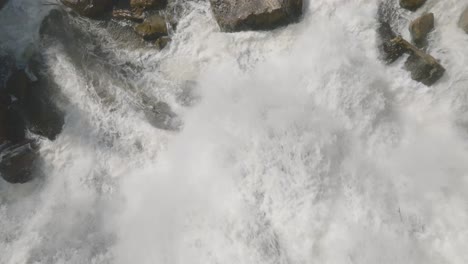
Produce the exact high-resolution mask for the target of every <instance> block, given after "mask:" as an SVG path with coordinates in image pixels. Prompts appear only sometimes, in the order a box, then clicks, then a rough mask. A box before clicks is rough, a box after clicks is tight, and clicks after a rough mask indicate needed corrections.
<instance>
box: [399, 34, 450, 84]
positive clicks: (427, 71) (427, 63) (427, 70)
mask: <svg viewBox="0 0 468 264" xmlns="http://www.w3.org/2000/svg"><path fill="white" fill-rule="evenodd" d="M392 42H394V43H395V44H396V45H399V46H401V47H402V48H403V49H404V50H405V52H407V53H409V54H410V56H409V57H408V59H407V61H406V62H405V68H406V70H408V71H409V72H411V78H412V79H413V80H415V81H418V82H422V83H423V84H425V85H427V86H431V85H432V84H434V83H435V82H437V81H438V80H439V79H440V78H441V77H442V76H443V75H444V72H445V69H444V67H442V65H440V63H439V62H438V61H437V60H436V59H434V57H432V56H431V55H429V54H427V53H424V52H423V51H421V50H419V49H418V48H417V47H415V46H414V45H412V44H411V43H409V42H408V41H406V40H404V39H403V38H401V37H396V38H395V39H393V40H392Z"/></svg>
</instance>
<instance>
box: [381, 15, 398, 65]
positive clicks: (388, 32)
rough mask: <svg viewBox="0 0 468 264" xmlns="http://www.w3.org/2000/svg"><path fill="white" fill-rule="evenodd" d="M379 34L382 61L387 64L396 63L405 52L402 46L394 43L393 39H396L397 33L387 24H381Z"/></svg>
mask: <svg viewBox="0 0 468 264" xmlns="http://www.w3.org/2000/svg"><path fill="white" fill-rule="evenodd" d="M377 34H378V35H379V37H380V45H379V50H380V53H381V54H382V60H384V61H385V62H386V63H392V62H394V61H396V60H397V59H398V58H399V57H401V55H403V53H405V50H404V49H403V48H402V47H401V46H400V45H397V44H395V43H394V42H392V39H394V38H396V34H395V32H393V29H392V27H391V26H390V24H389V23H387V22H380V25H379V28H378V29H377Z"/></svg>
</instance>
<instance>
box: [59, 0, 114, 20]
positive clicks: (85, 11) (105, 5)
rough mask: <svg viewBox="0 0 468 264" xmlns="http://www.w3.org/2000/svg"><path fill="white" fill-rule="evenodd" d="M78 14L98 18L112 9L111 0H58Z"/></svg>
mask: <svg viewBox="0 0 468 264" xmlns="http://www.w3.org/2000/svg"><path fill="white" fill-rule="evenodd" d="M60 1H61V2H62V3H63V4H64V5H66V6H68V7H70V8H71V9H73V10H74V11H75V12H77V13H78V14H80V15H82V16H85V17H90V18H98V17H100V16H102V15H104V14H105V13H107V12H110V11H111V10H112V5H113V0H60Z"/></svg>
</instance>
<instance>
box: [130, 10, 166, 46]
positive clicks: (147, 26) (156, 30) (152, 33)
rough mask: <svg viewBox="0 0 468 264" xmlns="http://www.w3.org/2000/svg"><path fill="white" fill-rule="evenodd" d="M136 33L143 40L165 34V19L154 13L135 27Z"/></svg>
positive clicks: (154, 38) (153, 38)
mask: <svg viewBox="0 0 468 264" xmlns="http://www.w3.org/2000/svg"><path fill="white" fill-rule="evenodd" d="M135 31H136V32H137V33H138V35H140V36H142V37H143V39H144V40H156V39H158V38H160V37H164V36H167V25H166V20H165V19H164V18H163V17H162V16H160V15H154V16H151V17H149V18H148V19H146V20H145V21H144V22H143V23H141V24H139V25H138V26H136V27H135Z"/></svg>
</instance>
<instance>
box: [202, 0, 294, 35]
mask: <svg viewBox="0 0 468 264" xmlns="http://www.w3.org/2000/svg"><path fill="white" fill-rule="evenodd" d="M210 3H211V9H212V11H213V14H214V17H215V18H216V21H217V22H218V24H219V26H220V27H221V30H223V31H228V32H232V31H242V30H267V29H273V28H276V27H279V26H283V25H287V24H289V23H292V22H296V21H297V20H299V18H300V16H301V15H302V0H210Z"/></svg>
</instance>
